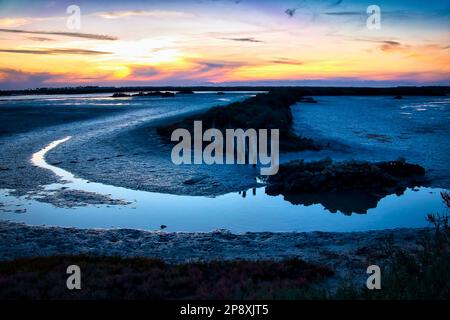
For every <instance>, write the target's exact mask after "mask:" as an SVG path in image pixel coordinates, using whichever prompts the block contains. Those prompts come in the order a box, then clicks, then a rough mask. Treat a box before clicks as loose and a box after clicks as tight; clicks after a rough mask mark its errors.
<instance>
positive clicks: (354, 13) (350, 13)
mask: <svg viewBox="0 0 450 320" xmlns="http://www.w3.org/2000/svg"><path fill="white" fill-rule="evenodd" d="M324 14H326V15H328V16H360V15H363V14H366V13H365V12H362V11H337V12H325V13H324Z"/></svg>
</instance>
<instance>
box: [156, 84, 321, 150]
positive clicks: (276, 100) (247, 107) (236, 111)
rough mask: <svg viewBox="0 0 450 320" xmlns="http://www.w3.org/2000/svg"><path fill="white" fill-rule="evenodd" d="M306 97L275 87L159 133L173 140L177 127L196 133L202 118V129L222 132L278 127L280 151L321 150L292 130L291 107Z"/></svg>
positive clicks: (162, 128) (216, 108)
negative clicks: (197, 122) (173, 133)
mask: <svg viewBox="0 0 450 320" xmlns="http://www.w3.org/2000/svg"><path fill="white" fill-rule="evenodd" d="M303 99H304V97H303V95H302V94H301V93H300V92H299V91H298V90H295V89H279V90H273V91H270V92H269V93H260V94H257V95H256V96H254V97H251V98H248V99H246V100H244V101H239V102H234V103H231V104H229V105H227V106H226V107H214V108H212V109H210V110H208V111H206V112H205V113H202V114H198V115H195V116H190V117H188V118H186V119H184V120H181V121H178V122H176V123H173V124H170V125H164V126H161V127H158V128H157V132H158V133H159V134H160V135H161V136H163V137H164V138H166V139H170V136H171V134H172V132H173V131H174V130H176V129H179V128H184V129H187V130H188V131H189V132H191V135H192V136H193V131H194V121H202V125H203V130H207V129H210V128H215V129H219V130H220V131H222V134H225V129H238V128H240V129H244V130H245V129H249V128H253V129H256V130H258V129H267V130H270V129H279V130H280V150H281V151H300V150H318V149H319V147H318V146H317V145H316V144H315V143H314V142H313V141H312V140H311V139H308V138H304V137H299V136H297V135H296V134H295V133H294V132H293V129H292V124H293V116H292V112H291V109H290V107H291V106H292V105H294V104H295V103H297V102H300V101H302V100H303Z"/></svg>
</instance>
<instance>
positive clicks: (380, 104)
mask: <svg viewBox="0 0 450 320" xmlns="http://www.w3.org/2000/svg"><path fill="white" fill-rule="evenodd" d="M214 99H217V97H214ZM390 99H391V98H390ZM390 99H389V98H384V97H381V98H380V97H376V98H368V97H336V98H335V97H323V98H318V100H319V101H320V103H319V104H314V105H313V104H311V105H307V104H302V105H299V106H296V107H294V108H293V110H294V115H295V126H296V129H297V130H300V129H301V130H304V129H305V128H314V130H312V129H311V130H309V131H308V133H309V136H311V137H313V138H316V139H320V140H322V141H331V142H333V141H339V142H340V143H342V144H343V146H344V147H342V148H337V149H338V150H333V151H331V152H329V151H327V152H324V153H318V154H317V153H316V154H315V155H314V156H315V157H319V158H320V157H321V156H323V155H324V154H326V153H328V154H329V155H332V156H336V157H342V158H345V157H355V155H357V156H358V158H362V159H365V158H370V159H383V158H390V157H392V156H397V155H399V156H406V158H407V159H408V160H410V158H412V159H416V160H420V161H424V162H426V163H427V164H429V165H431V164H435V165H437V166H438V168H441V167H443V165H444V166H445V165H446V164H447V163H448V161H446V160H448V159H447V157H448V153H447V149H446V148H447V146H446V145H445V141H446V140H445V139H443V136H445V135H447V137H448V127H445V126H441V123H442V121H444V123H445V121H447V122H448V112H449V102H448V101H449V100H447V98H411V100H409V99H408V101H407V100H402V101H392V100H390ZM166 101H167V100H166ZM405 109H407V110H410V111H411V112H409V113H411V114H410V115H403V114H402V113H401V112H404V111H401V110H405ZM421 109H425V110H421ZM427 111H430V112H429V114H428V115H424V116H421V115H420V114H418V113H421V114H423V113H424V112H427ZM403 117H404V118H403ZM388 119H389V120H388ZM442 119H444V120H442ZM330 127H331V128H333V130H330V129H329V128H330ZM429 127H432V128H435V130H432V131H430V130H428V131H427V132H428V133H426V134H427V135H428V136H425V137H424V133H422V131H418V130H415V128H429ZM436 128H437V129H436ZM446 130H447V131H446ZM355 131H357V132H359V133H355ZM402 133H404V134H405V135H407V136H408V138H407V139H402V138H400V137H399V135H401V134H402ZM381 134H382V136H380V135H381ZM70 139H72V138H71V137H70V136H67V137H64V138H63V139H59V140H56V141H53V142H52V143H50V144H49V145H48V146H46V147H45V148H43V149H42V150H39V151H38V152H36V153H35V154H34V155H33V158H32V161H33V163H34V164H35V165H38V166H41V167H43V168H46V169H48V170H52V171H53V172H54V173H55V174H57V175H59V176H60V177H61V178H62V179H64V180H67V181H69V183H66V184H61V185H59V184H54V185H49V186H46V188H47V189H58V188H60V187H62V186H64V187H68V188H70V189H74V190H85V191H92V192H98V193H101V194H105V195H108V194H110V195H111V197H112V198H119V199H124V200H127V201H130V202H131V204H129V205H126V206H107V205H99V206H87V207H77V208H76V209H75V208H56V207H54V206H52V205H51V204H47V203H41V202H38V201H35V200H29V199H25V198H16V197H12V196H7V192H6V190H3V191H1V192H0V197H1V199H2V200H1V201H2V202H3V203H4V205H5V206H6V208H15V207H16V206H20V208H21V209H25V210H26V212H25V213H16V212H14V211H13V212H2V213H0V218H1V219H5V220H12V221H19V222H25V223H28V224H33V225H42V224H45V225H57V226H67V227H69V226H70V227H80V228H110V227H124V228H136V229H145V230H157V229H159V227H160V226H161V225H166V226H167V229H166V230H168V231H199V232H202V231H211V230H214V229H218V228H225V229H228V230H231V231H232V232H238V233H240V232H246V231H255V232H257V231H281V232H283V231H317V230H319V231H364V230H376V229H390V228H397V227H423V226H426V225H427V222H426V221H425V216H426V214H428V213H442V212H443V211H444V210H445V208H444V206H443V203H442V201H441V199H440V192H441V191H443V189H441V188H418V189H414V190H413V189H408V190H406V192H405V193H404V194H403V195H399V196H398V195H390V196H387V197H385V198H383V199H381V200H380V201H379V202H378V203H375V204H373V203H372V204H371V203H370V202H369V203H365V202H366V201H365V199H363V198H362V197H361V198H358V197H356V196H353V198H352V201H353V202H355V203H356V202H358V200H360V202H362V207H363V208H364V206H366V208H365V209H366V210H363V211H365V212H366V213H364V214H356V213H353V214H351V215H349V214H348V213H347V214H344V213H343V212H341V211H339V210H337V211H336V210H333V208H336V207H337V208H339V207H340V205H342V204H339V203H338V202H339V201H336V199H326V198H324V199H320V200H321V201H319V202H321V203H323V204H319V203H316V204H311V205H293V204H291V203H290V202H288V201H286V200H284V199H283V197H282V196H277V197H272V196H268V195H266V194H265V193H264V188H263V187H262V188H257V189H254V190H247V191H246V193H245V197H244V194H243V193H241V194H238V193H229V194H225V195H222V196H218V197H215V198H209V197H191V196H177V195H170V194H161V193H154V192H144V191H136V190H130V189H126V188H121V187H115V186H109V185H105V184H100V183H92V182H91V183H89V182H88V181H86V180H84V179H80V178H77V177H76V176H74V175H73V174H72V173H71V172H68V171H66V170H63V169H61V168H58V167H57V166H52V165H50V164H48V163H47V162H46V161H45V154H46V153H47V152H49V151H50V150H51V149H52V148H57V147H58V146H59V145H64V143H66V142H67V141H69V140H70ZM427 141H429V143H428V144H427ZM420 142H423V143H425V146H422V145H420V144H419V143H420ZM439 144H440V145H441V147H440V148H438V146H439ZM413 146H417V147H419V150H416V149H415V148H412V147H413ZM424 148H426V149H424ZM355 150H358V152H357V153H355ZM427 152H435V154H434V155H433V157H431V156H427V155H426V153H427ZM303 155H304V156H310V155H311V153H304V154H303ZM296 156H298V154H297V155H296ZM442 161H446V162H444V163H442ZM431 168H433V167H431ZM445 175H446V173H444V175H443V176H444V178H443V179H441V181H445ZM324 197H326V196H324ZM316 200H317V199H316ZM315 202H317V201H315V200H312V201H311V203H315ZM350 202H351V201H348V202H347V203H346V204H347V205H348V204H349V203H350ZM332 211H333V212H332ZM334 211H335V212H334ZM343 211H345V210H343ZM355 211H361V210H356V209H355Z"/></svg>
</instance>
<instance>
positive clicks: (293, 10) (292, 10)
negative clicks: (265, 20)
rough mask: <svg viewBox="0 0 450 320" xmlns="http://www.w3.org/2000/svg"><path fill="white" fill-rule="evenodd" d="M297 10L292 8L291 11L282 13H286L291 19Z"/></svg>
mask: <svg viewBox="0 0 450 320" xmlns="http://www.w3.org/2000/svg"><path fill="white" fill-rule="evenodd" d="M296 10H297V9H296V8H292V9H286V10H285V11H284V13H286V14H287V15H288V16H289V17H291V18H292V17H293V16H294V15H295V11H296Z"/></svg>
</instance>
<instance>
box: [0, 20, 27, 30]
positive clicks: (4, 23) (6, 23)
mask: <svg viewBox="0 0 450 320" xmlns="http://www.w3.org/2000/svg"><path fill="white" fill-rule="evenodd" d="M27 22H28V20H27V19H24V18H0V27H7V28H14V27H19V26H22V25H24V24H26V23H27Z"/></svg>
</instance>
